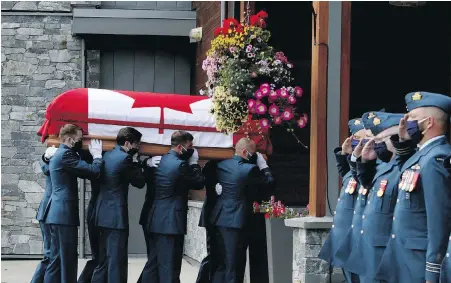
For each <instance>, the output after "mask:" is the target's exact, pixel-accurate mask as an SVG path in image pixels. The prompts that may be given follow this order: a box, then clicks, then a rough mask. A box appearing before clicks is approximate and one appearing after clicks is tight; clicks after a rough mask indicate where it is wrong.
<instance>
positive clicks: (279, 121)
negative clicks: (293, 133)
mask: <svg viewBox="0 0 451 283" xmlns="http://www.w3.org/2000/svg"><path fill="white" fill-rule="evenodd" d="M272 120H273V122H274V124H276V125H280V124H282V122H283V120H282V117H280V116H276V117H274V118H273V119H272Z"/></svg>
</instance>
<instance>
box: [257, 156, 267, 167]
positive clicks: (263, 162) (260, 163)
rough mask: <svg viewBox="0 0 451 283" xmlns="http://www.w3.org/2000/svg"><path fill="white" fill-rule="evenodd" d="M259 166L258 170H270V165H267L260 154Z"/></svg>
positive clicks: (258, 158)
mask: <svg viewBox="0 0 451 283" xmlns="http://www.w3.org/2000/svg"><path fill="white" fill-rule="evenodd" d="M257 166H258V168H260V170H263V169H265V168H268V164H267V163H266V160H265V158H264V157H263V155H262V154H261V153H260V152H257Z"/></svg>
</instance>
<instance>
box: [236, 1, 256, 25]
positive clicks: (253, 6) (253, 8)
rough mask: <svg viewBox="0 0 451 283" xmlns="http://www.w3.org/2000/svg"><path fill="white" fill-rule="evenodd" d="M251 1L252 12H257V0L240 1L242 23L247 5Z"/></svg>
mask: <svg viewBox="0 0 451 283" xmlns="http://www.w3.org/2000/svg"><path fill="white" fill-rule="evenodd" d="M248 3H249V8H250V14H251V15H253V14H255V1H240V23H243V22H244V16H245V12H246V13H247V5H248Z"/></svg>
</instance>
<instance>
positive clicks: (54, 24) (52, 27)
mask: <svg viewBox="0 0 451 283" xmlns="http://www.w3.org/2000/svg"><path fill="white" fill-rule="evenodd" d="M44 27H45V28H46V29H59V28H61V24H60V23H52V24H45V25H44Z"/></svg>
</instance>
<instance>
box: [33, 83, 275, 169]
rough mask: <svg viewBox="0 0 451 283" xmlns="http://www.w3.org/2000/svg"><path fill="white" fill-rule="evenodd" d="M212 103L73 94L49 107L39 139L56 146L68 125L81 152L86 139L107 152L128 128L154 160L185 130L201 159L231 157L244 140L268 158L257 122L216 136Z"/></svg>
mask: <svg viewBox="0 0 451 283" xmlns="http://www.w3.org/2000/svg"><path fill="white" fill-rule="evenodd" d="M211 103H212V101H211V98H208V97H206V96H190V95H178V94H161V93H150V92H134V91H120V90H106V89H91V88H78V89H72V90H69V91H66V92H64V93H62V94H60V95H59V96H57V97H56V98H55V99H54V100H53V101H52V102H51V103H50V104H49V106H48V107H47V111H46V116H45V118H46V120H45V122H44V124H43V125H42V127H41V128H40V130H39V131H38V135H40V136H41V141H42V142H43V143H44V142H46V143H47V146H52V145H55V146H58V145H59V139H58V133H59V130H60V128H61V127H62V126H63V125H65V124H67V123H72V124H76V125H78V126H79V127H81V128H82V130H83V133H84V141H83V147H84V148H87V147H88V143H89V141H90V139H92V138H96V139H101V140H102V141H103V147H104V150H111V149H112V148H113V147H114V145H115V144H116V142H115V140H116V135H117V133H118V131H119V129H121V128H122V127H125V126H130V127H134V128H136V129H137V130H138V131H140V132H141V133H142V134H143V137H142V143H141V149H140V152H141V154H143V155H152V156H154V155H162V154H165V153H167V152H168V151H169V148H170V142H171V135H172V133H173V132H174V131H176V130H185V131H188V132H190V133H191V134H192V135H193V136H194V146H195V147H196V148H197V149H198V151H199V156H200V158H201V159H205V160H210V159H225V158H229V157H231V156H232V155H233V152H234V150H233V146H234V145H235V144H236V142H237V141H238V140H239V139H240V138H242V137H246V136H247V137H249V138H251V139H253V140H254V141H255V142H256V144H257V148H258V151H260V152H261V153H264V154H267V155H268V154H271V151H272V146H271V142H270V140H269V131H268V130H267V129H261V128H260V127H259V125H258V122H256V121H250V122H248V123H246V125H245V126H243V128H242V129H241V130H240V131H238V132H237V133H235V134H225V133H221V132H218V131H217V129H216V124H215V118H214V116H213V115H212V114H211V113H210V106H211Z"/></svg>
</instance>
